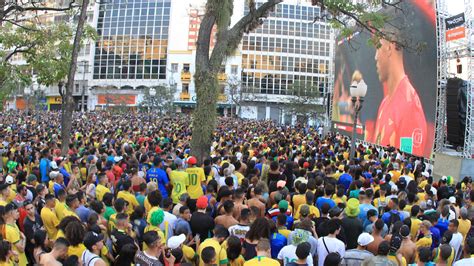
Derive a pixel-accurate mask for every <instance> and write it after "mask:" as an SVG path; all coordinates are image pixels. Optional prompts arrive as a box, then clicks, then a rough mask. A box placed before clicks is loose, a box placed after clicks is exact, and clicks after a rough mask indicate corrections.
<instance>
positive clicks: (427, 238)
mask: <svg viewBox="0 0 474 266" xmlns="http://www.w3.org/2000/svg"><path fill="white" fill-rule="evenodd" d="M430 228H431V222H430V221H427V220H424V221H423V222H421V225H420V232H421V233H423V237H422V238H420V239H418V241H416V243H415V244H416V248H420V247H431V244H432V243H433V239H431V232H430Z"/></svg>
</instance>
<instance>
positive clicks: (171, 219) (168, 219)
mask: <svg viewBox="0 0 474 266" xmlns="http://www.w3.org/2000/svg"><path fill="white" fill-rule="evenodd" d="M164 213H165V217H164V219H163V222H162V223H161V224H160V229H161V230H162V231H163V232H164V233H165V234H166V231H165V230H166V225H168V234H167V239H169V238H170V237H172V236H173V230H174V224H175V223H176V220H178V218H177V217H176V216H175V215H174V214H171V213H169V212H167V211H165V212H164Z"/></svg>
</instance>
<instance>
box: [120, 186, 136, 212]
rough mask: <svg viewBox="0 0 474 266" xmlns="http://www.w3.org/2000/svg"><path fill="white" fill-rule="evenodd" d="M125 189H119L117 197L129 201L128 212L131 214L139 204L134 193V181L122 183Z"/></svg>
mask: <svg viewBox="0 0 474 266" xmlns="http://www.w3.org/2000/svg"><path fill="white" fill-rule="evenodd" d="M122 188H123V190H121V191H119V193H118V194H117V199H124V200H125V201H127V202H128V207H127V211H126V213H127V214H128V215H131V214H132V213H133V210H134V209H135V207H137V206H139V205H140V204H139V203H138V200H137V198H135V195H133V194H132V191H133V190H132V181H130V180H127V181H125V182H123V184H122Z"/></svg>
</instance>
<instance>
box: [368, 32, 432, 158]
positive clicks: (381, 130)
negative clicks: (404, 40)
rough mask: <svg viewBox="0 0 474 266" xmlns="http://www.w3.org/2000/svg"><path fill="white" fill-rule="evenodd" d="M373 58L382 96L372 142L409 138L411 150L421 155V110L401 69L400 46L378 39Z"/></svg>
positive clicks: (393, 142) (423, 129) (394, 142)
mask: <svg viewBox="0 0 474 266" xmlns="http://www.w3.org/2000/svg"><path fill="white" fill-rule="evenodd" d="M375 61H376V65H377V73H378V76H379V79H380V82H381V83H382V84H383V87H384V98H383V100H382V102H381V103H380V106H379V109H378V113H377V120H376V126H375V135H374V136H375V143H377V144H380V145H391V146H395V147H400V138H404V137H407V138H413V154H416V155H424V150H425V147H424V146H425V141H426V139H427V125H426V118H425V113H424V111H423V106H422V105H421V102H420V98H419V96H418V93H417V91H416V89H415V88H414V87H413V85H412V84H411V82H410V80H409V79H408V77H407V75H406V73H405V67H404V62H403V49H402V47H401V46H400V45H399V44H398V43H396V42H393V41H387V40H384V39H382V40H380V46H379V47H378V48H377V51H376V53H375Z"/></svg>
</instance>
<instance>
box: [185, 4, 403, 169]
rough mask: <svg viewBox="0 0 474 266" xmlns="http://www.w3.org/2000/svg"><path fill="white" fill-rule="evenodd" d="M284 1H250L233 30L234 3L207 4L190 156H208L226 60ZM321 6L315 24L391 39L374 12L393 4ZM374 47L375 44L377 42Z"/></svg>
mask: <svg viewBox="0 0 474 266" xmlns="http://www.w3.org/2000/svg"><path fill="white" fill-rule="evenodd" d="M282 2H283V0H266V1H260V2H259V5H257V3H256V1H255V0H247V1H246V5H247V6H248V9H249V12H248V13H247V14H245V15H244V16H243V17H242V18H241V19H240V20H239V21H238V22H237V23H235V25H233V26H231V17H232V13H233V7H234V1H233V0H207V2H206V6H205V8H206V10H205V14H204V16H203V18H202V21H201V25H200V28H199V35H198V40H197V49H196V72H195V74H194V80H195V86H196V95H197V107H196V110H195V112H194V114H193V124H192V126H193V138H192V141H191V152H192V154H193V155H195V156H197V157H198V159H199V160H201V161H202V160H203V159H204V158H206V157H208V156H209V153H210V147H211V143H212V137H213V135H212V134H213V130H214V128H215V124H216V117H217V114H216V107H217V98H218V97H217V95H218V92H219V82H218V78H217V74H218V72H219V69H220V68H221V66H222V64H223V63H224V62H225V60H226V58H227V57H228V56H230V55H231V54H232V53H233V52H234V51H235V49H237V47H238V46H239V44H240V42H241V40H242V37H243V35H244V34H245V33H248V32H250V31H253V30H255V29H256V28H258V27H259V26H260V25H261V24H262V23H263V22H264V19H265V18H266V17H267V16H268V14H269V12H271V11H272V10H273V9H274V8H275V6H276V5H278V4H280V3H282ZM312 4H313V5H315V6H319V7H320V8H321V10H322V15H321V16H320V17H318V18H315V20H324V21H328V22H329V23H331V25H332V26H334V27H336V28H338V29H340V30H341V31H342V33H343V34H344V35H347V36H349V35H350V34H351V33H352V28H350V27H348V25H349V24H350V22H353V25H356V26H359V27H361V28H363V29H365V30H369V31H371V32H373V33H374V38H384V39H389V36H387V33H385V32H383V31H382V30H381V28H382V27H383V25H384V24H385V22H386V21H387V20H388V19H389V18H388V17H387V16H384V15H381V14H378V13H376V12H375V11H374V10H375V9H374V8H375V7H376V6H379V5H393V6H397V4H398V3H394V1H384V0H372V1H368V3H366V4H354V3H353V2H352V1H351V0H312ZM214 26H217V36H216V43H215V45H214V49H212V51H211V45H210V43H211V38H212V31H213V27H214ZM374 43H375V42H374Z"/></svg>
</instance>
